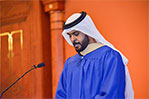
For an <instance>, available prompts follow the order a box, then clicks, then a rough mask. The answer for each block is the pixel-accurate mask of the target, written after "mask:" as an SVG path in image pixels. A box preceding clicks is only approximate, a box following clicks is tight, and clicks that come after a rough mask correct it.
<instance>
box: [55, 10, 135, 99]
mask: <svg viewBox="0 0 149 99" xmlns="http://www.w3.org/2000/svg"><path fill="white" fill-rule="evenodd" d="M63 28H64V31H63V33H62V34H63V36H64V38H65V39H66V40H67V42H68V43H69V44H70V45H73V46H74V48H75V50H76V51H77V52H78V54H76V55H75V56H72V57H70V58H68V59H67V61H66V62H65V65H64V69H63V72H62V74H61V77H60V80H59V84H58V87H57V91H56V96H55V98H56V99H66V98H67V99H111V98H112V99H118V98H122V99H123V98H128V99H130V98H133V97H134V94H133V89H132V85H131V79H130V76H129V72H128V69H127V66H126V64H127V62H128V61H127V59H126V58H125V56H123V55H122V54H121V53H120V52H119V51H118V50H117V49H115V48H114V47H113V45H112V44H110V43H109V42H108V41H106V40H105V39H104V38H103V36H102V35H101V34H100V33H99V32H98V30H97V29H96V27H95V25H94V23H93V21H92V20H91V18H90V16H88V15H86V12H81V13H76V14H73V15H72V16H70V17H69V18H68V19H67V21H66V22H65V24H64V26H63Z"/></svg>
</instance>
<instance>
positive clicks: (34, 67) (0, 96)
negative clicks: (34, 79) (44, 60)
mask: <svg viewBox="0 0 149 99" xmlns="http://www.w3.org/2000/svg"><path fill="white" fill-rule="evenodd" d="M32 67H33V68H31V69H30V70H28V71H27V72H25V73H24V74H23V75H22V76H21V77H20V78H18V79H17V80H16V81H15V82H14V83H12V84H11V85H10V86H9V87H8V88H6V89H5V90H4V91H3V92H2V93H1V95H0V99H1V98H2V96H3V94H4V93H5V92H6V91H7V90H8V89H9V88H10V87H12V86H13V85H14V84H15V83H17V82H18V81H19V80H20V79H21V78H22V77H24V76H25V75H26V74H27V73H28V72H30V71H32V70H34V69H36V68H37V67H38V66H35V65H33V66H32Z"/></svg>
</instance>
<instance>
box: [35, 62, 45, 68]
mask: <svg viewBox="0 0 149 99" xmlns="http://www.w3.org/2000/svg"><path fill="white" fill-rule="evenodd" d="M43 66H45V63H44V62H42V63H40V64H38V65H37V67H38V68H40V67H43Z"/></svg>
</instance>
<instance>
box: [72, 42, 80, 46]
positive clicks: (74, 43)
mask: <svg viewBox="0 0 149 99" xmlns="http://www.w3.org/2000/svg"><path fill="white" fill-rule="evenodd" d="M76 44H80V45H81V43H80V42H73V45H74V46H75V45H76Z"/></svg>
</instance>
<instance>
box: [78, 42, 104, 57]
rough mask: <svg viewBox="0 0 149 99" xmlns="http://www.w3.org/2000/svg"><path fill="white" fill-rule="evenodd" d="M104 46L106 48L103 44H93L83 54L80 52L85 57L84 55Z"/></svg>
mask: <svg viewBox="0 0 149 99" xmlns="http://www.w3.org/2000/svg"><path fill="white" fill-rule="evenodd" d="M102 46H104V44H102V43H91V44H89V45H88V46H87V47H86V48H85V49H84V50H83V51H82V52H80V54H81V55H82V56H84V55H86V54H88V53H90V52H92V51H94V50H96V49H98V48H100V47H102Z"/></svg>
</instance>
